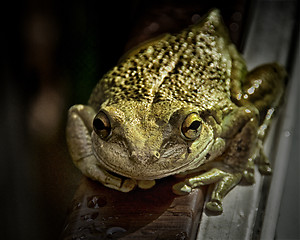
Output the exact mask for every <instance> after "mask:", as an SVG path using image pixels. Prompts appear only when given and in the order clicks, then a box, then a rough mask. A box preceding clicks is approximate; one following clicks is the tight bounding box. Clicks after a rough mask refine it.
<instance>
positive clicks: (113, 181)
mask: <svg viewBox="0 0 300 240" xmlns="http://www.w3.org/2000/svg"><path fill="white" fill-rule="evenodd" d="M286 75H287V74H286V71H285V70H284V68H283V67H282V66H280V65H279V64H278V63H267V64H264V65H261V66H258V67H256V68H254V69H253V70H251V71H248V69H247V66H246V62H245V60H244V58H243V57H242V54H240V53H239V51H238V50H237V48H236V46H235V45H234V44H233V43H232V41H231V39H230V36H229V32H228V29H227V28H226V25H225V24H224V21H223V19H222V17H221V14H220V11H219V10H218V9H213V10H211V11H210V12H208V13H207V14H206V15H205V16H204V17H203V18H202V19H201V20H199V22H197V23H196V24H194V25H191V26H189V27H187V28H186V29H183V30H182V31H180V32H178V33H165V34H163V35H161V36H159V37H156V38H154V39H152V40H149V41H146V42H144V43H142V44H140V45H138V46H137V47H135V48H134V49H132V50H130V51H129V52H128V53H126V54H125V55H124V56H123V57H122V58H121V59H120V61H119V62H118V64H117V65H116V66H115V67H113V68H112V69H111V70H109V71H108V72H107V73H106V74H104V76H103V77H102V78H101V80H100V81H99V82H98V83H97V85H96V86H95V88H94V89H93V91H92V93H91V96H90V98H89V100H88V103H87V104H86V105H83V104H77V105H74V106H72V107H71V108H70V109H69V111H68V121H67V127H66V138H67V144H68V148H69V152H70V155H71V158H72V160H73V162H74V164H75V166H76V167H77V168H79V169H80V170H81V172H82V173H83V174H84V175H85V176H87V177H89V178H91V179H92V180H95V181H98V182H100V183H101V184H103V185H104V186H106V187H108V188H111V189H114V190H118V191H121V192H124V193H126V192H130V191H132V190H133V189H135V188H141V189H150V188H152V187H153V186H154V185H155V184H156V182H157V180H158V179H162V178H166V177H168V176H179V177H180V178H179V179H180V180H179V182H177V183H176V184H174V185H173V186H172V191H173V192H174V193H175V194H177V195H185V194H189V193H191V192H192V191H193V190H194V189H196V188H199V187H201V186H205V185H209V186H211V187H212V191H211V195H210V198H209V200H208V201H207V203H206V209H208V210H210V211H214V212H217V213H222V212H223V200H224V198H225V196H226V195H227V193H228V192H229V191H230V190H231V189H232V188H234V187H235V186H236V185H238V184H239V183H240V182H241V181H242V180H244V179H245V181H247V182H248V183H250V184H252V183H254V182H255V179H254V171H255V166H256V165H257V166H258V168H259V170H260V172H261V173H262V174H270V173H271V172H272V169H271V166H270V162H269V159H268V158H267V157H266V155H265V154H264V151H263V143H264V140H265V136H266V133H267V130H268V129H269V126H270V123H271V120H272V116H273V115H274V111H275V109H277V107H278V105H279V104H280V101H281V99H282V96H283V93H284V86H285V79H286Z"/></svg>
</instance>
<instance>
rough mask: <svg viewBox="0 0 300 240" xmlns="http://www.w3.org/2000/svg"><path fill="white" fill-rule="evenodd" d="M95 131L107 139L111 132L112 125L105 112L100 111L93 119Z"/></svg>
mask: <svg viewBox="0 0 300 240" xmlns="http://www.w3.org/2000/svg"><path fill="white" fill-rule="evenodd" d="M93 127H94V131H95V133H96V134H97V135H98V136H99V137H101V138H102V139H103V140H105V139H107V138H108V137H109V136H110V134H111V125H110V121H109V119H108V117H107V115H106V114H105V113H104V112H99V113H98V114H97V115H96V117H95V118H94V121H93Z"/></svg>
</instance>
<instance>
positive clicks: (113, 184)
mask: <svg viewBox="0 0 300 240" xmlns="http://www.w3.org/2000/svg"><path fill="white" fill-rule="evenodd" d="M94 160H95V159H94V156H93V155H91V156H90V157H86V158H85V159H84V161H82V162H79V163H78V168H79V169H80V170H81V171H82V172H83V174H84V175H86V176H87V177H89V178H91V179H93V180H96V181H99V182H100V183H102V184H103V185H104V186H106V187H108V188H112V189H115V190H118V191H121V192H129V191H131V190H133V189H134V188H135V187H136V185H137V182H136V181H135V180H133V179H125V180H122V179H121V178H119V177H116V176H114V175H112V174H110V173H108V172H107V171H106V170H104V169H102V168H101V167H99V166H98V165H97V164H94Z"/></svg>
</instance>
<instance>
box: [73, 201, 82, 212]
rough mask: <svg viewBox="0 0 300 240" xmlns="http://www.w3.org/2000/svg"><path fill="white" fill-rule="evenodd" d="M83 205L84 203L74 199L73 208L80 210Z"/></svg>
mask: <svg viewBox="0 0 300 240" xmlns="http://www.w3.org/2000/svg"><path fill="white" fill-rule="evenodd" d="M81 206H82V203H81V202H76V201H74V202H73V204H72V210H73V211H74V210H78V209H79V208H81Z"/></svg>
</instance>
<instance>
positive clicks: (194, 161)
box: [93, 139, 214, 180]
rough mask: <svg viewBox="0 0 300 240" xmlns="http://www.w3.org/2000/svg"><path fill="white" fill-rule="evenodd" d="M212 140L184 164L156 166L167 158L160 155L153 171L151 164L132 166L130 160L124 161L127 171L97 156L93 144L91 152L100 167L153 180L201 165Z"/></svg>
mask: <svg viewBox="0 0 300 240" xmlns="http://www.w3.org/2000/svg"><path fill="white" fill-rule="evenodd" d="M213 142H214V141H213V139H211V140H210V141H208V142H207V144H206V146H205V147H204V148H203V150H202V151H201V152H200V153H199V154H197V155H196V156H194V157H193V158H191V159H190V160H189V161H187V162H185V163H184V164H182V165H179V166H177V167H174V168H171V169H170V168H165V169H164V168H161V167H158V164H163V162H164V161H168V158H165V159H164V158H163V157H161V158H160V159H159V160H158V161H156V162H154V163H153V165H152V167H153V171H151V166H150V167H149V166H144V165H142V164H137V165H135V166H134V163H131V162H130V160H128V161H127V162H126V163H128V164H131V167H130V172H129V171H128V170H126V169H128V168H127V167H126V168H122V167H121V166H120V165H114V164H112V163H111V162H109V161H105V160H104V159H102V158H101V156H99V155H98V154H97V152H96V150H95V149H94V146H93V152H94V156H95V157H96V159H97V160H98V163H99V165H100V166H101V167H103V168H105V169H106V170H108V171H109V172H112V173H115V174H118V175H120V176H123V177H127V178H130V179H135V180H155V179H160V178H164V177H167V176H171V175H175V174H179V173H183V172H186V171H188V170H192V169H195V168H197V167H199V166H200V165H202V164H203V163H204V159H205V156H206V154H207V152H208V151H209V149H210V146H211V145H212V144H213ZM126 163H125V164H126ZM135 168H136V169H135ZM134 169H135V170H134ZM157 169H160V170H157Z"/></svg>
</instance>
